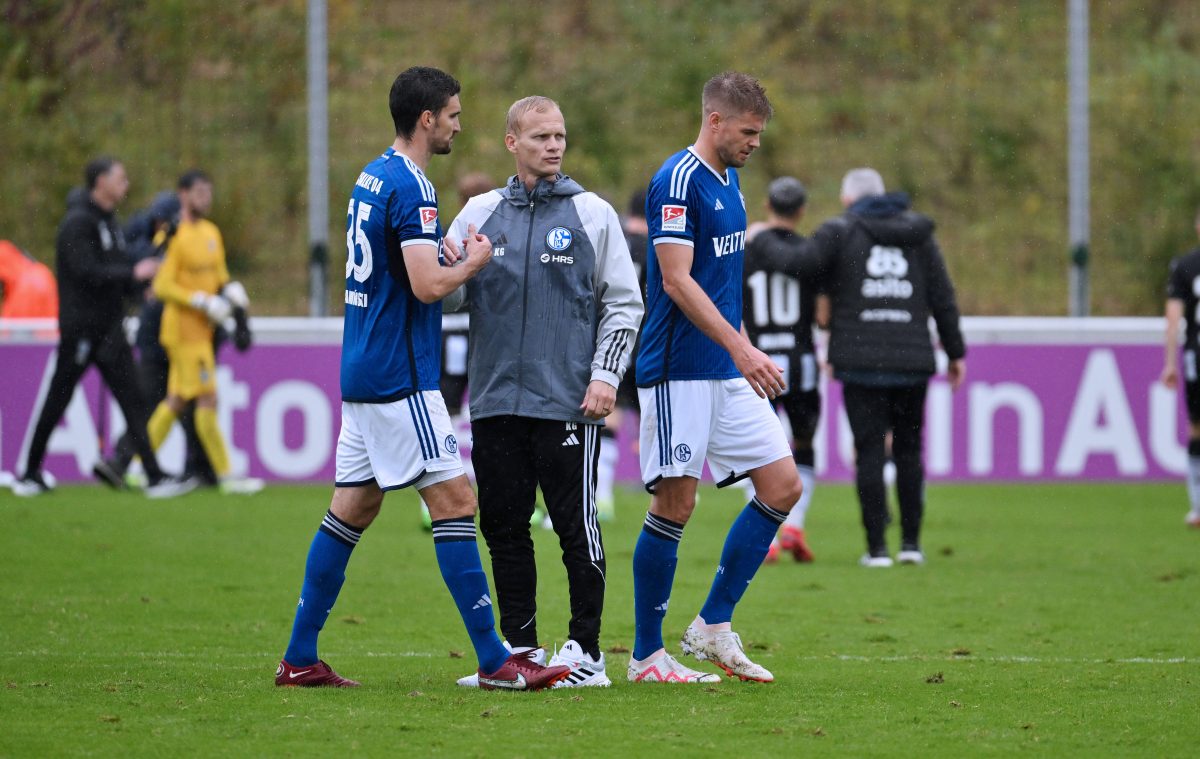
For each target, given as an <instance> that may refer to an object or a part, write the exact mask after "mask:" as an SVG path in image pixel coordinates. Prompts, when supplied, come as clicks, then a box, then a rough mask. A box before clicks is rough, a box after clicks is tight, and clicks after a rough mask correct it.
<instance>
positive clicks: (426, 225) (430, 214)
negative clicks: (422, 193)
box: [421, 206, 438, 235]
mask: <svg viewBox="0 0 1200 759" xmlns="http://www.w3.org/2000/svg"><path fill="white" fill-rule="evenodd" d="M437 217H438V213H437V208H436V207H430V206H421V231H422V232H424V233H425V234H427V235H431V234H434V233H435V232H437Z"/></svg>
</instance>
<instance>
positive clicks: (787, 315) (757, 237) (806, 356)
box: [742, 177, 821, 562]
mask: <svg viewBox="0 0 1200 759" xmlns="http://www.w3.org/2000/svg"><path fill="white" fill-rule="evenodd" d="M806 200H807V193H806V192H805V190H804V185H803V184H801V183H800V180H799V179H796V178H795V177H779V178H778V179H775V180H774V181H772V182H771V184H769V185H768V186H767V221H766V224H765V225H763V226H761V227H760V228H759V230H758V232H757V233H754V232H751V233H750V234H748V235H747V237H748V238H749V241H748V242H747V243H746V262H745V273H744V276H743V279H742V307H743V308H744V309H745V312H744V317H745V325H746V332H747V334H748V336H749V337H750V341H751V342H753V343H754V345H755V346H757V347H758V349H759V350H761V351H763V352H765V353H767V354H768V355H769V356H770V357H771V360H772V361H774V362H775V365H776V366H778V367H779V368H780V369H781V370H782V371H783V376H784V379H785V381H786V387H785V388H784V393H783V395H782V396H781V397H779V398H777V399H775V405H776V407H782V409H783V411H784V413H786V414H787V417H788V422H789V424H790V426H791V429H792V458H793V459H795V462H796V472H797V473H798V474H799V475H800V482H801V483H802V484H803V485H804V494H803V495H801V496H800V501H799V502H798V503H797V504H796V505H795V506H794V507H792V510H791V511H789V512H788V516H787V519H786V520H784V523H783V526H782V527H781V528H780V529H779V536H778V537H777V538H776V539H775V541H773V542H772V543H771V548H770V550H769V551H768V552H767V561H768V562H773V561H777V560H778V557H779V552H780V550H784V551H789V552H791V554H792V557H793V558H794V559H795V560H796V561H803V562H809V561H812V560H813V554H812V551H811V550H809V548H808V543H807V541H806V540H805V537H804V515H805V514H806V513H807V512H808V505H809V503H810V502H811V501H812V496H813V490H814V488H815V486H816V475H815V473H814V471H813V435H814V434H815V433H816V430H817V422H818V420H819V419H820V417H821V394H820V392H818V390H817V358H816V354H815V351H814V348H813V316H814V307H815V305H816V302H817V292H818V287H817V271H818V268H819V260H818V258H817V256H816V255H815V254H814V253H812V252H811V251H810V250H808V249H807V248H806V246H805V239H804V238H803V237H802V236H800V235H798V234H797V233H796V225H797V224H799V223H800V218H801V217H802V216H803V215H804V204H805V201H806Z"/></svg>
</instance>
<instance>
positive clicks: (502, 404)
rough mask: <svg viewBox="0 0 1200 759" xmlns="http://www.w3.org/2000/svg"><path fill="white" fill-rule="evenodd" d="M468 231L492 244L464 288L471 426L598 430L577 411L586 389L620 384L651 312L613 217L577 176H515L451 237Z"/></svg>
mask: <svg viewBox="0 0 1200 759" xmlns="http://www.w3.org/2000/svg"><path fill="white" fill-rule="evenodd" d="M470 224H474V225H475V227H476V228H477V229H478V231H479V233H480V234H484V235H487V237H488V239H490V240H491V241H492V249H493V253H492V260H491V262H490V263H489V264H488V265H487V266H485V267H484V268H483V270H482V271H480V272H479V274H477V275H475V277H474V278H472V279H471V280H469V281H468V282H467V284H466V285H465V287H464V288H463V290H465V292H462V293H461V294H462V295H463V296H464V298H465V300H464V303H463V306H461V308H465V309H467V310H468V311H469V313H470V315H471V331H470V343H469V351H468V363H467V372H468V376H469V377H470V387H471V390H470V397H471V400H470V408H471V419H473V420H474V419H486V418H487V417H492V416H502V415H514V416H525V417H533V418H537V419H556V420H562V421H570V422H581V423H589V424H598V423H600V421H599V420H595V419H587V418H586V417H584V415H583V413H582V411H581V410H580V408H579V405H580V404H581V403H582V402H583V397H584V394H585V393H586V392H587V386H588V383H589V382H591V381H593V380H602V381H604V382H607V383H608V384H610V385H612V386H613V387H616V386H617V385H618V384H620V381H621V377H622V376H623V375H624V374H625V370H626V368H627V367H628V365H629V356H630V353H631V352H632V351H633V344H634V340H635V338H636V336H637V330H638V327H639V326H640V325H641V322H642V312H643V310H644V309H643V306H642V296H641V290H640V288H639V287H638V279H637V273H636V272H635V271H634V268H633V261H632V260H631V259H630V256H629V248H628V247H627V246H626V244H625V236H624V234H623V233H622V230H621V224H620V221H619V220H618V219H617V214H616V212H615V211H614V210H613V208H612V206H610V205H609V204H608V203H606V202H604V201H603V200H601V199H600V197H599V196H597V195H596V194H595V193H591V192H586V191H585V190H584V189H583V188H582V187H581V186H579V184H578V183H577V182H575V181H574V180H572V179H571V178H570V177H567V176H564V175H561V174H560V175H558V178H557V180H556V181H554V182H547V181H539V182H538V183H537V185H535V186H534V188H533V191H532V192H530V191H527V190H526V188H525V185H524V183H522V182H521V181H519V180H518V179H517V178H516V177H515V176H514V177H512V178H511V179H509V181H508V184H507V185H506V186H504V187H501V188H499V189H496V190H492V191H491V192H488V193H484V194H483V195H477V196H476V197H474V198H471V200H470V201H468V203H467V205H466V206H465V207H464V208H463V209H462V212H461V213H459V215H458V217H457V218H455V219H454V223H453V224H452V225H451V227H450V236H451V237H452V239H454V240H455V241H461V240H463V239H464V238H465V237H466V236H467V227H468V225H470Z"/></svg>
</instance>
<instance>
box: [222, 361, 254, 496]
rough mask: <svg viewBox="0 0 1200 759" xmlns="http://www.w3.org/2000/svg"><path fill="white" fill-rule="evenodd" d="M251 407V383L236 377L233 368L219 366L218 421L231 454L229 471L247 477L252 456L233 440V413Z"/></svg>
mask: <svg viewBox="0 0 1200 759" xmlns="http://www.w3.org/2000/svg"><path fill="white" fill-rule="evenodd" d="M248 408H250V385H249V384H247V383H245V382H238V381H237V380H236V379H234V376H233V369H231V368H230V367H228V366H221V365H218V366H217V423H218V424H219V425H220V427H221V434H222V435H224V436H225V451H226V452H227V453H228V454H229V473H230V474H232V475H233V476H235V477H245V476H246V474H247V473H249V471H250V456H249V455H247V453H246V451H244V450H242V449H241V448H238V447H237V446H236V445H235V444H234V440H233V415H234V413H235V412H238V411H243V410H245V409H248Z"/></svg>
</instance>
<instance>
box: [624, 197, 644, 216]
mask: <svg viewBox="0 0 1200 759" xmlns="http://www.w3.org/2000/svg"><path fill="white" fill-rule="evenodd" d="M626 213H628V214H629V215H630V216H636V217H637V218H639V219H643V218H645V217H646V191H645V190H634V193H633V194H632V195H630V196H629V209H628V210H627V211H626Z"/></svg>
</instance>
